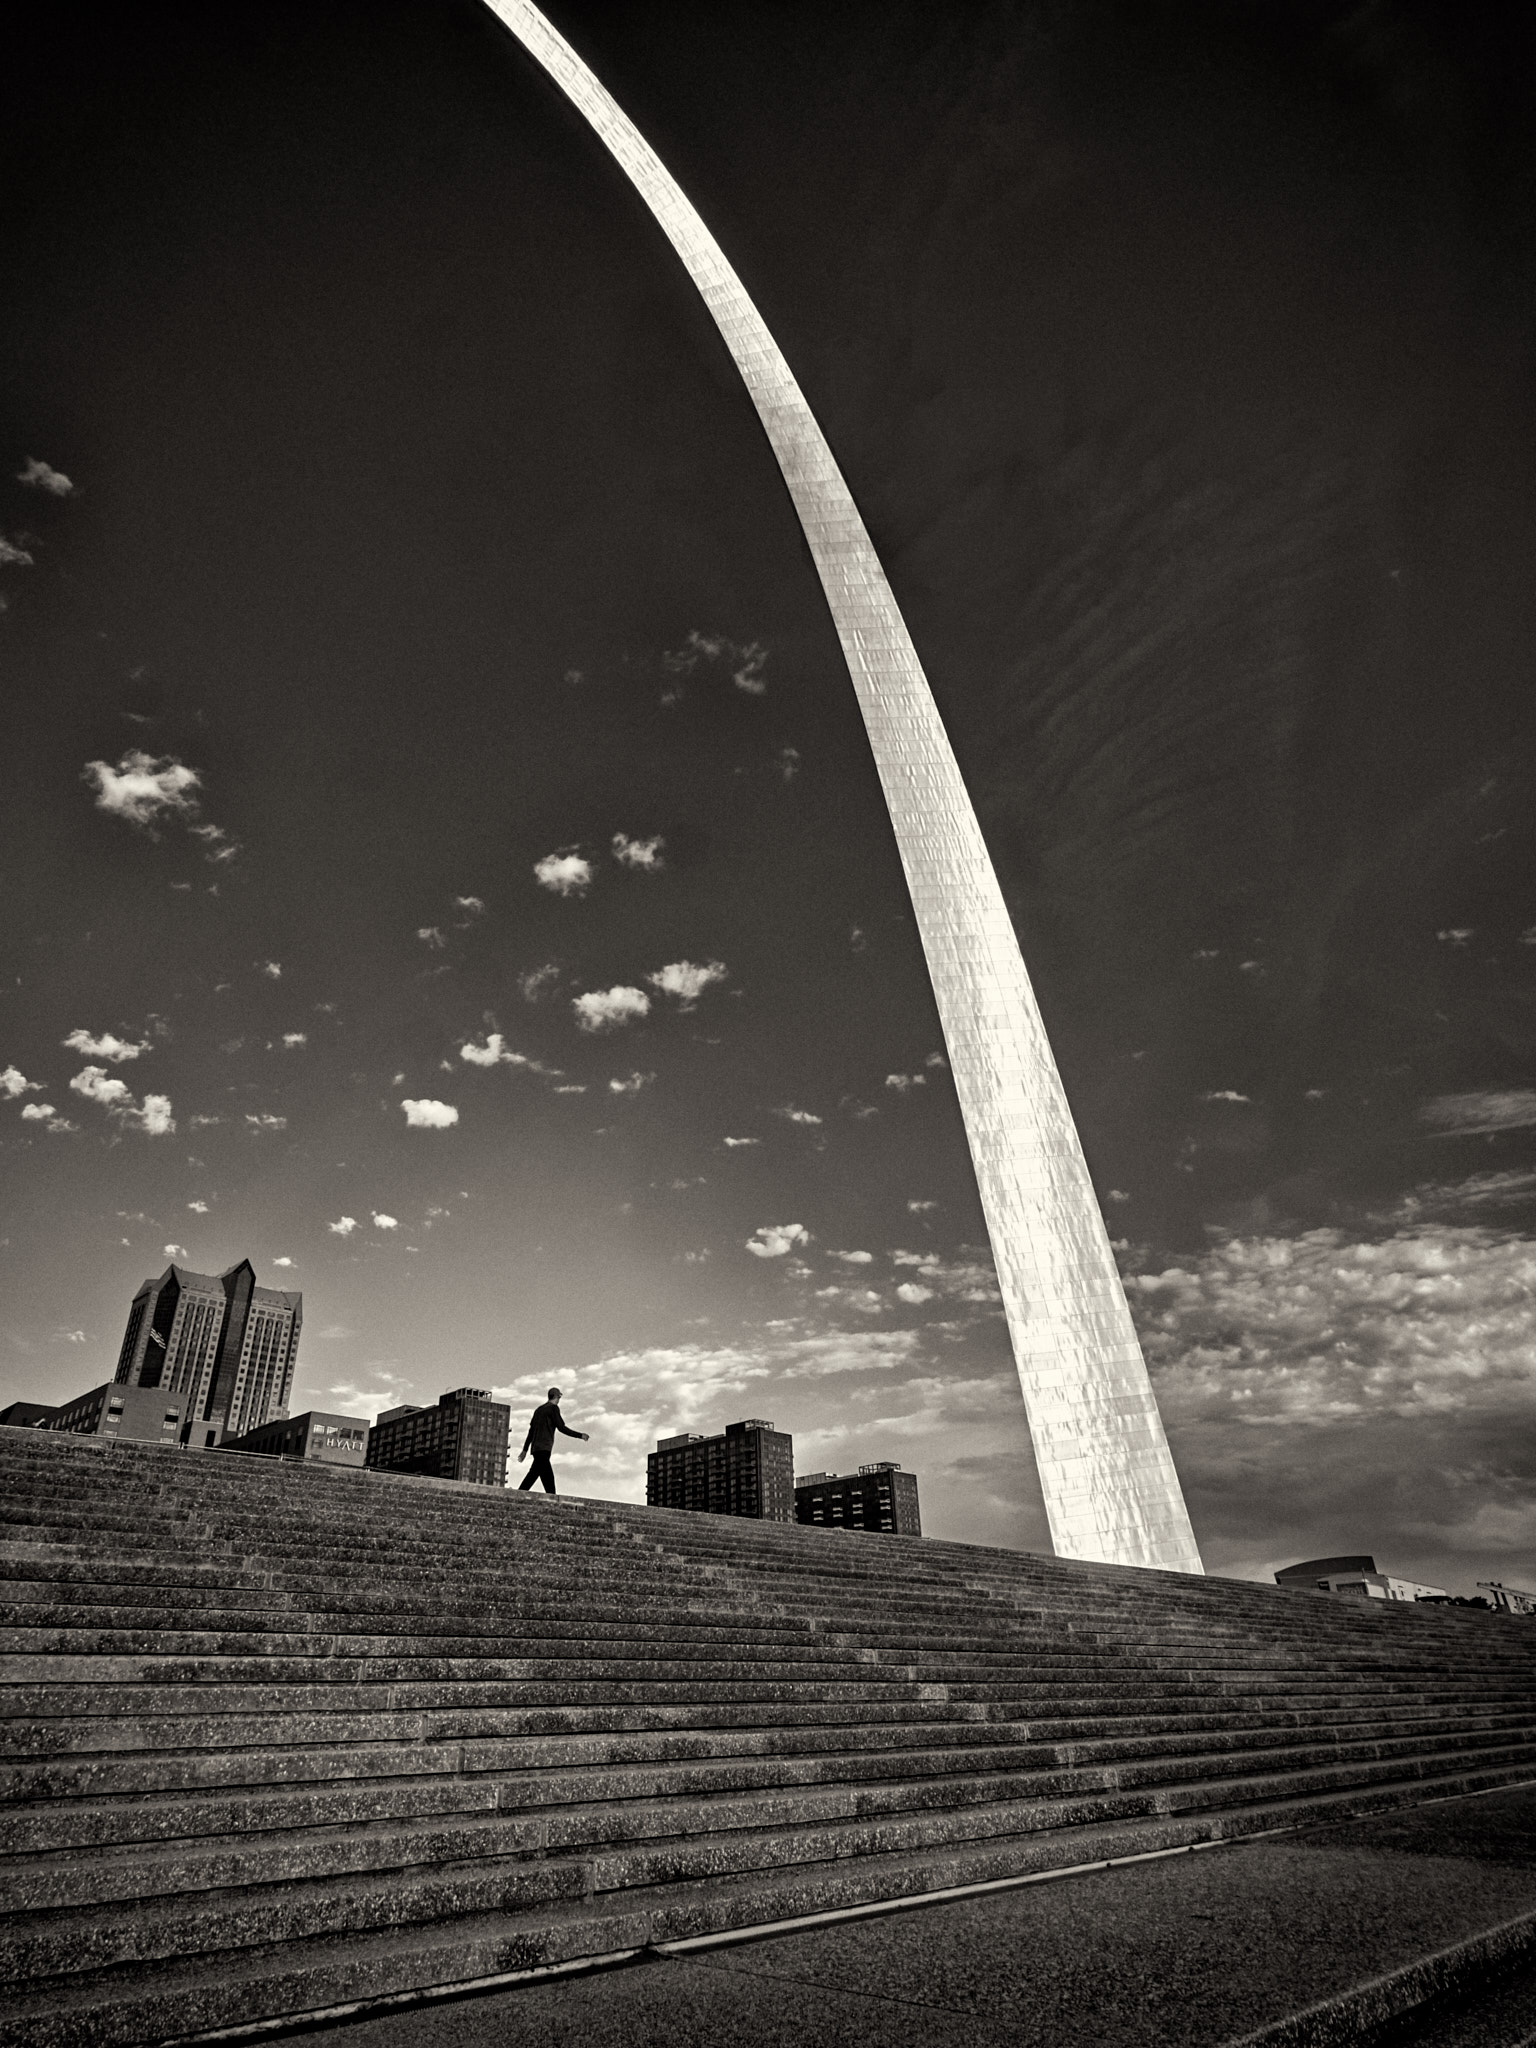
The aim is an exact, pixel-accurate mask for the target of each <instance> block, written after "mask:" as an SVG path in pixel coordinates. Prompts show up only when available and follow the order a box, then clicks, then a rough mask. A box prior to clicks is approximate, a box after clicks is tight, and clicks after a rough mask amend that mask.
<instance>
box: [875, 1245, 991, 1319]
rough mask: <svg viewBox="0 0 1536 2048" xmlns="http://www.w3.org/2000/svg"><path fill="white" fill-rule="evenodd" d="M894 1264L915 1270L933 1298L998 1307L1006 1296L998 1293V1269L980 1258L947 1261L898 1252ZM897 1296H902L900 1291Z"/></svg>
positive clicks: (903, 1297)
mask: <svg viewBox="0 0 1536 2048" xmlns="http://www.w3.org/2000/svg"><path fill="white" fill-rule="evenodd" d="M961 1249H962V1251H964V1250H967V1249H969V1248H968V1247H965V1246H962V1247H961ZM891 1264H892V1265H893V1266H905V1267H907V1268H909V1269H910V1270H914V1271H915V1272H916V1274H917V1280H918V1282H922V1283H925V1284H926V1286H927V1289H928V1291H929V1295H930V1297H931V1296H932V1295H934V1294H942V1295H944V1296H945V1297H946V1298H947V1299H949V1300H951V1301H962V1302H970V1303H974V1304H977V1305H980V1304H982V1303H986V1304H988V1305H995V1304H996V1303H998V1302H1000V1301H1001V1300H1002V1295H1001V1294H1000V1293H999V1291H998V1285H997V1272H996V1269H995V1268H994V1267H993V1266H992V1264H991V1263H990V1261H987V1262H985V1263H984V1262H983V1259H982V1257H980V1256H976V1257H971V1258H959V1259H945V1258H941V1257H939V1256H938V1255H936V1254H935V1253H932V1252H908V1251H894V1252H892V1253H891ZM910 1284H914V1285H915V1284H917V1283H916V1282H914V1283H910ZM897 1292H898V1294H899V1293H900V1292H901V1290H900V1288H898V1289H897ZM902 1299H903V1300H910V1299H912V1297H911V1296H909V1295H903V1296H902Z"/></svg>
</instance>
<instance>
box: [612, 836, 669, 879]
mask: <svg viewBox="0 0 1536 2048" xmlns="http://www.w3.org/2000/svg"><path fill="white" fill-rule="evenodd" d="M666 843H667V842H666V841H665V840H664V839H663V838H662V837H661V836H660V834H659V833H658V834H657V836H656V837H655V838H654V839H630V838H629V837H627V836H626V834H624V833H623V832H615V833H614V835H613V838H612V840H611V842H610V844H611V845H612V847H613V857H614V859H615V860H616V861H618V863H619V864H620V866H621V867H626V868H639V869H640V870H641V871H642V872H643V873H645V874H655V873H656V871H657V869H658V868H664V867H665V866H666V862H665V861H664V860H663V859H662V855H661V850H662V848H663V847H664V846H665V845H666Z"/></svg>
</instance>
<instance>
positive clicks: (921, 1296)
mask: <svg viewBox="0 0 1536 2048" xmlns="http://www.w3.org/2000/svg"><path fill="white" fill-rule="evenodd" d="M933 1296H934V1290H933V1288H931V1287H924V1286H922V1285H921V1283H920V1282H918V1281H916V1280H903V1281H902V1283H901V1285H900V1286H899V1287H898V1288H897V1289H896V1299H897V1300H898V1301H904V1302H906V1303H907V1304H908V1305H909V1306H910V1307H912V1308H916V1307H917V1306H918V1305H919V1303H921V1302H925V1301H932V1299H933Z"/></svg>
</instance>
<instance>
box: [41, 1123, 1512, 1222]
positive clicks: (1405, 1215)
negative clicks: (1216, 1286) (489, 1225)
mask: <svg viewBox="0 0 1536 2048" xmlns="http://www.w3.org/2000/svg"><path fill="white" fill-rule="evenodd" d="M22 1114H23V1115H25V1114H26V1112H25V1111H23V1112H22ZM1533 1198H1536V1171H1533V1170H1532V1169H1531V1168H1530V1167H1518V1166H1517V1167H1509V1168H1506V1169H1505V1170H1504V1171H1503V1172H1502V1173H1474V1174H1472V1175H1470V1176H1469V1177H1468V1178H1467V1179H1466V1180H1462V1181H1456V1182H1453V1183H1436V1182H1426V1183H1423V1184H1421V1185H1420V1186H1419V1187H1416V1188H1414V1189H1413V1190H1412V1191H1411V1192H1410V1193H1408V1194H1406V1195H1404V1196H1403V1198H1402V1200H1401V1201H1400V1202H1398V1203H1397V1204H1396V1206H1395V1207H1394V1209H1393V1210H1392V1212H1391V1220H1392V1221H1394V1222H1398V1223H1406V1222H1412V1221H1415V1220H1423V1219H1426V1218H1428V1217H1430V1216H1437V1215H1459V1214H1464V1213H1465V1212H1466V1211H1468V1210H1472V1211H1477V1210H1480V1209H1507V1208H1513V1207H1514V1206H1515V1205H1516V1204H1518V1203H1522V1202H1528V1201H1531V1200H1532V1199H1533Z"/></svg>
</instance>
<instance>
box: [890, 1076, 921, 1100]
mask: <svg viewBox="0 0 1536 2048" xmlns="http://www.w3.org/2000/svg"><path fill="white" fill-rule="evenodd" d="M927 1084H928V1076H927V1075H926V1074H887V1075H886V1077H885V1085H886V1087H887V1088H889V1089H892V1090H893V1091H894V1092H895V1093H896V1094H897V1095H905V1094H907V1093H908V1092H909V1091H910V1090H911V1089H913V1088H924V1087H926V1086H927Z"/></svg>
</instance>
